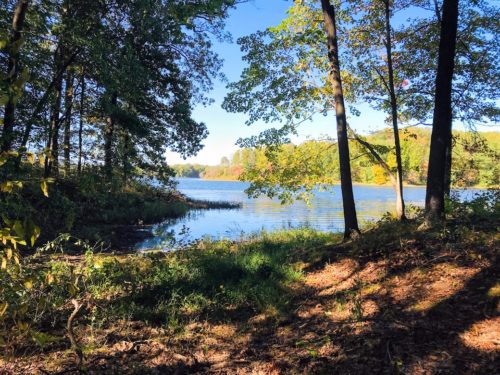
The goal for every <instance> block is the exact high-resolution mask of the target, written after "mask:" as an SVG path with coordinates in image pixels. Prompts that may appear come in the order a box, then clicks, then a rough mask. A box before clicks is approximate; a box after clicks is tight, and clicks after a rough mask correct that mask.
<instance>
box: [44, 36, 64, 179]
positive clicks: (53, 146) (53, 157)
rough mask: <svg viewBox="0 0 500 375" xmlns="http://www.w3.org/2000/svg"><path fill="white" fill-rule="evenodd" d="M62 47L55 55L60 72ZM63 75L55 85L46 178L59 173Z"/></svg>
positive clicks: (46, 160) (56, 66)
mask: <svg viewBox="0 0 500 375" xmlns="http://www.w3.org/2000/svg"><path fill="white" fill-rule="evenodd" d="M62 49H63V48H62V47H61V45H59V47H58V48H57V50H56V52H55V55H54V60H55V61H54V65H55V69H54V71H56V72H57V71H60V70H61V66H62V59H63V56H64V52H63V51H62ZM62 83H63V79H62V75H61V76H58V77H57V80H56V82H55V85H54V101H53V103H52V108H51V115H50V124H49V134H48V137H47V149H48V150H49V151H50V158H46V159H45V177H48V176H50V175H51V174H52V171H54V172H55V173H56V174H57V173H58V172H59V128H60V127H61V118H60V111H61V103H62Z"/></svg>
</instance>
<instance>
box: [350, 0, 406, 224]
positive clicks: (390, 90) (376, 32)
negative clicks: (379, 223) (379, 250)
mask: <svg viewBox="0 0 500 375" xmlns="http://www.w3.org/2000/svg"><path fill="white" fill-rule="evenodd" d="M350 12H351V13H352V14H356V15H357V17H354V19H353V21H352V22H351V27H350V28H349V29H348V31H347V34H348V38H349V47H348V50H349V52H348V53H349V54H350V56H351V57H350V59H349V60H348V61H349V63H348V64H349V66H348V69H349V70H350V72H351V73H352V74H353V75H355V76H356V92H357V96H359V97H360V98H362V99H363V100H364V101H366V102H368V103H371V105H372V106H373V107H374V108H375V109H379V110H380V109H381V110H383V111H385V112H387V113H388V115H389V116H388V120H389V122H390V123H391V125H392V129H393V134H394V155H395V160H396V165H395V174H396V180H397V181H396V186H395V192H396V214H397V217H398V218H399V219H400V220H404V219H405V205H404V197H403V177H404V174H403V161H402V156H401V142H400V134H399V116H400V108H399V107H400V103H399V97H400V96H401V91H402V90H403V86H404V85H403V83H404V78H402V77H401V74H398V73H400V72H398V71H397V70H398V66H397V64H395V60H396V59H395V57H397V52H395V49H396V48H395V47H396V46H395V40H394V37H393V34H394V31H393V28H392V25H391V18H392V14H393V12H394V1H392V0H351V1H350ZM382 51H383V52H382ZM391 173H392V172H391Z"/></svg>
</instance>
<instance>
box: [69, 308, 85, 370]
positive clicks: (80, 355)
mask: <svg viewBox="0 0 500 375" xmlns="http://www.w3.org/2000/svg"><path fill="white" fill-rule="evenodd" d="M71 303H72V304H73V306H74V309H73V312H72V313H71V315H70V316H69V318H68V323H67V324H66V331H67V334H68V338H69V341H70V343H71V349H72V350H74V352H75V353H76V355H77V356H78V367H80V365H81V364H82V362H83V352H82V349H81V348H80V345H78V341H76V338H75V333H74V332H73V321H74V320H75V318H76V316H77V315H78V313H79V312H80V310H81V308H82V307H83V303H80V302H78V301H77V300H76V299H72V300H71Z"/></svg>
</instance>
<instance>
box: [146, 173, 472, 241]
mask: <svg viewBox="0 0 500 375" xmlns="http://www.w3.org/2000/svg"><path fill="white" fill-rule="evenodd" d="M178 181H179V184H178V187H177V188H178V189H179V190H180V191H181V192H182V193H184V194H185V195H187V196H188V197H190V198H195V199H202V200H210V201H231V202H241V204H242V207H241V208H240V209H232V210H200V211H192V212H190V213H189V214H188V215H187V216H186V217H183V218H181V219H176V220H167V221H165V222H164V223H161V224H158V225H156V226H155V227H154V229H153V231H154V234H155V237H153V238H150V239H148V240H145V241H143V242H141V243H139V244H138V245H137V249H139V250H140V249H152V248H164V249H168V248H171V247H172V238H175V239H176V240H177V241H179V240H180V241H181V242H183V241H190V240H196V239H199V238H202V237H207V236H208V237H212V238H214V239H223V238H229V239H238V238H241V237H242V236H243V235H248V234H251V233H253V232H258V231H261V230H262V229H265V230H273V229H280V228H290V227H298V226H304V225H307V226H309V227H312V228H315V229H318V230H322V231H334V232H343V229H344V222H343V220H344V219H343V216H342V200H341V193H340V186H334V187H333V191H324V192H317V193H316V194H315V197H314V198H313V199H312V200H311V202H310V206H307V205H306V204H305V203H304V202H301V201H298V202H295V203H293V204H291V205H281V204H280V202H279V201H277V200H271V199H269V198H266V197H260V198H257V199H249V198H248V197H247V196H246V194H245V192H244V190H245V189H246V188H247V187H248V185H249V184H248V183H245V182H240V181H209V180H201V179H194V178H180V179H178ZM404 194H405V202H406V204H407V205H408V204H413V205H415V206H423V205H424V201H425V187H406V188H405V190H404ZM471 194H474V190H467V191H462V193H461V195H462V196H463V198H467V195H471ZM354 198H355V200H356V209H357V213H358V220H359V222H360V225H361V226H363V225H366V223H368V222H370V221H376V220H378V219H380V218H381V216H382V215H383V214H384V213H386V212H388V211H394V209H395V193H394V190H393V189H392V187H387V186H361V185H358V186H354Z"/></svg>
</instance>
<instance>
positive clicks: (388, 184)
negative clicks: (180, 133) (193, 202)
mask: <svg viewBox="0 0 500 375" xmlns="http://www.w3.org/2000/svg"><path fill="white" fill-rule="evenodd" d="M177 178H192V179H195V180H204V181H234V182H249V181H241V180H238V179H235V178H221V177H220V178H204V177H177ZM336 185H340V181H338V182H336ZM353 185H354V186H373V187H392V185H391V183H386V184H372V183H368V182H353ZM403 186H404V187H412V188H417V187H425V184H421V185H417V184H408V183H404V184H403ZM452 189H463V190H465V189H500V185H499V186H484V185H473V186H452Z"/></svg>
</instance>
